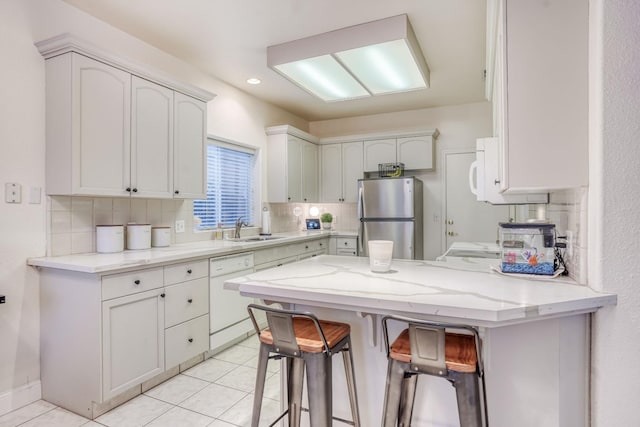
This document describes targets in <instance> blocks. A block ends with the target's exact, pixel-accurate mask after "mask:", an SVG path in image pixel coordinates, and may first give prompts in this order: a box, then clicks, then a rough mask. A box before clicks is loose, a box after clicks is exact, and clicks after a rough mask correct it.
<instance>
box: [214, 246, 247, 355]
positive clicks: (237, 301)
mask: <svg viewBox="0 0 640 427" xmlns="http://www.w3.org/2000/svg"><path fill="white" fill-rule="evenodd" d="M250 273H253V253H252V252H250V253H242V254H236V255H229V256H224V257H218V258H210V259H209V322H210V323H209V347H210V349H211V350H212V351H213V352H216V351H218V350H222V349H224V348H225V347H226V346H228V345H229V344H232V343H234V342H235V341H236V340H237V339H238V338H240V337H246V336H247V332H251V331H253V325H252V324H251V319H249V314H248V313H247V305H249V304H251V303H252V302H253V299H251V298H246V297H243V296H240V293H239V292H238V291H230V290H226V289H224V281H225V280H227V279H231V278H234V277H240V276H245V275H247V274H250Z"/></svg>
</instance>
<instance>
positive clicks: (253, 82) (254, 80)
mask: <svg viewBox="0 0 640 427" xmlns="http://www.w3.org/2000/svg"><path fill="white" fill-rule="evenodd" d="M247 83H249V84H250V85H259V84H260V79H258V78H255V77H251V78H250V79H247Z"/></svg>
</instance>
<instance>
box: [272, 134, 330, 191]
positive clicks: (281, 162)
mask: <svg viewBox="0 0 640 427" xmlns="http://www.w3.org/2000/svg"><path fill="white" fill-rule="evenodd" d="M266 133H267V200H268V201H269V202H272V203H284V202H317V201H318V200H319V187H318V146H317V145H316V144H315V142H316V141H317V138H315V137H313V136H312V135H309V134H308V133H306V132H303V131H301V130H298V129H296V128H294V127H291V126H286V125H285V126H274V127H270V128H267V129H266Z"/></svg>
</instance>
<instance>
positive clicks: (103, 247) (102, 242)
mask: <svg viewBox="0 0 640 427" xmlns="http://www.w3.org/2000/svg"><path fill="white" fill-rule="evenodd" d="M123 250H124V227H123V226H122V225H121V224H120V225H96V252H99V253H101V254H108V253H113V252H122V251H123Z"/></svg>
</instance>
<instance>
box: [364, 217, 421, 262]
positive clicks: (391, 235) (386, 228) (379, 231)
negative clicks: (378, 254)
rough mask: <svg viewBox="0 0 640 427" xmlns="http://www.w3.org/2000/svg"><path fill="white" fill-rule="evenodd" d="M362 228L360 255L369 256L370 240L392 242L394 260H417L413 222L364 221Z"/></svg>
mask: <svg viewBox="0 0 640 427" xmlns="http://www.w3.org/2000/svg"><path fill="white" fill-rule="evenodd" d="M360 227H361V233H360V239H361V242H360V243H361V247H360V255H362V256H369V250H368V247H367V242H368V241H369V240H392V241H393V255H392V257H393V258H396V259H415V251H414V234H415V223H414V222H413V221H363V222H361V223H360Z"/></svg>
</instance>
